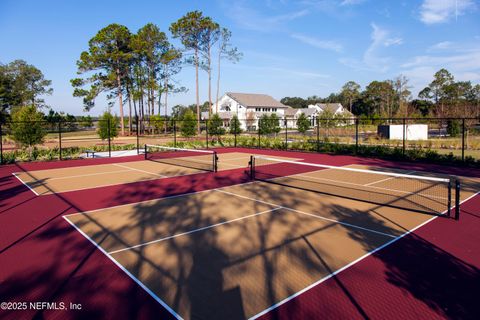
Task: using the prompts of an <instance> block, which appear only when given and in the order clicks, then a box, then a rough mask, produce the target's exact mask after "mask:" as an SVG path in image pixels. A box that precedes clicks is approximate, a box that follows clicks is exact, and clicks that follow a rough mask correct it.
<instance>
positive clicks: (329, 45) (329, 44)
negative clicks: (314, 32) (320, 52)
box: [290, 33, 343, 52]
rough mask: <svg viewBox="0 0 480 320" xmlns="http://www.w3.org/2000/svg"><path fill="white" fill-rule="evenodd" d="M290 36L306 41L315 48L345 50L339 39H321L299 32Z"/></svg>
mask: <svg viewBox="0 0 480 320" xmlns="http://www.w3.org/2000/svg"><path fill="white" fill-rule="evenodd" d="M290 36H291V37H292V38H294V39H296V40H298V41H301V42H303V43H306V44H308V45H310V46H312V47H315V48H319V49H325V50H332V51H336V52H341V51H342V50H343V47H342V45H341V44H340V43H338V42H337V41H331V40H321V39H318V38H314V37H310V36H307V35H304V34H299V33H294V34H291V35H290Z"/></svg>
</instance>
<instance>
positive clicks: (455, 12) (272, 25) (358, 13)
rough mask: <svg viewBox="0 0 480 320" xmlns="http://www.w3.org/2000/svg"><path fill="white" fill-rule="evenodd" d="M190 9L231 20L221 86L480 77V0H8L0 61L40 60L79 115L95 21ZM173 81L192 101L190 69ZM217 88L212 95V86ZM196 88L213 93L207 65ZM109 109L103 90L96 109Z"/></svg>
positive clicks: (313, 87)
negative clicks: (442, 73) (232, 49)
mask: <svg viewBox="0 0 480 320" xmlns="http://www.w3.org/2000/svg"><path fill="white" fill-rule="evenodd" d="M191 10H201V11H203V13H204V14H205V15H208V16H211V17H212V18H213V19H214V20H215V21H217V22H218V23H220V24H221V25H222V26H225V27H227V28H228V29H230V30H231V31H232V33H233V38H232V41H233V43H234V45H235V46H237V47H238V48H239V50H240V51H241V52H242V53H243V55H244V56H243V59H242V60H241V61H240V62H238V63H237V64H231V63H227V62H223V66H224V67H222V70H221V71H222V81H221V88H220V92H221V93H224V92H225V91H233V92H252V93H266V94H270V95H272V96H273V97H275V98H277V99H280V98H282V97H285V96H300V97H307V96H311V95H318V96H322V97H323V96H326V95H328V94H329V93H330V92H337V91H339V90H340V88H341V86H342V85H343V84H344V83H345V82H347V81H349V80H353V81H356V82H358V83H359V84H360V85H361V86H362V89H363V88H364V87H365V86H366V85H367V84H368V83H369V82H370V81H372V80H385V79H393V78H394V77H396V76H398V75H399V74H403V75H405V76H406V77H407V78H409V79H410V85H411V86H412V91H413V93H414V97H415V96H416V93H417V92H418V91H419V90H421V89H422V88H423V87H424V86H425V85H427V84H428V83H429V82H430V81H431V80H432V77H433V74H434V73H435V72H436V71H437V70H439V69H440V68H447V69H448V70H449V71H450V72H452V73H453V75H454V76H455V78H456V79H457V80H471V81H472V82H474V83H479V82H480V3H479V2H478V1H475V0H456V1H455V0H410V1H406V0H405V1H402V0H398V1H391V0H390V1H378V0H300V1H293V0H278V1H274V0H257V1H243V0H230V1H228V0H225V1H223V0H217V1H214V0H212V1H186V0H185V1H181V0H177V1H141V0H136V1H119V0H116V1H98V0H97V1H51V0H42V1H22V0H16V1H10V0H3V1H1V2H0V39H1V40H0V62H2V63H8V62H10V61H12V60H14V59H24V60H26V61H27V62H28V63H30V64H33V65H35V66H37V67H38V68H39V69H41V70H42V71H43V73H44V74H45V77H46V78H47V79H50V80H52V82H53V83H52V87H53V89H54V93H53V95H52V96H49V97H46V101H47V103H48V104H49V105H50V106H52V107H53V109H54V110H57V111H66V112H69V113H73V114H77V115H79V114H82V103H81V99H78V98H74V97H72V91H73V90H72V88H71V86H70V82H69V80H70V79H72V78H74V77H76V76H77V75H76V64H75V62H76V60H77V59H78V57H79V55H80V53H81V52H82V51H83V50H85V49H87V45H88V40H89V39H90V38H91V37H93V36H94V35H95V33H96V32H97V31H98V30H100V29H101V28H103V27H105V26H106V25H108V24H110V23H114V22H115V23H120V24H124V25H126V26H127V27H128V28H129V29H130V30H131V31H132V32H136V31H137V30H138V29H139V28H140V27H142V26H143V25H144V24H146V23H148V22H153V23H155V24H157V25H158V26H159V27H160V29H161V30H162V31H165V32H167V33H168V27H169V26H170V24H171V23H172V22H173V21H175V20H177V19H178V18H180V17H181V16H182V15H184V14H185V13H186V12H188V11H191ZM173 42H174V43H176V44H178V43H177V42H176V41H173ZM214 79H216V70H214ZM177 80H178V81H179V83H180V84H181V85H183V86H185V87H187V88H188V89H189V91H188V92H187V93H183V94H177V95H174V96H171V97H170V98H169V105H175V104H191V103H194V101H195V89H194V83H195V82H194V69H193V68H192V67H188V66H187V67H184V68H183V70H182V72H181V73H180V74H179V75H178V77H177ZM213 83H214V84H215V81H214V82H213ZM212 92H213V97H215V86H214V87H213V90H212ZM200 97H201V100H202V101H205V100H206V99H207V79H206V75H205V74H202V76H201V79H200ZM105 108H106V102H105V99H104V98H102V97H100V98H99V99H98V100H97V103H96V107H95V108H94V109H93V110H92V111H91V112H90V114H92V115H96V114H99V113H101V112H103V111H104V110H105ZM113 110H116V108H114V109H113Z"/></svg>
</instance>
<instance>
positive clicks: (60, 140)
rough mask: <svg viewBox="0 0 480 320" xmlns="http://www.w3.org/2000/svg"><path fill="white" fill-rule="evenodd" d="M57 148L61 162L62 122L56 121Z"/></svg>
mask: <svg viewBox="0 0 480 320" xmlns="http://www.w3.org/2000/svg"><path fill="white" fill-rule="evenodd" d="M58 147H59V151H58V152H59V158H60V160H62V120H58Z"/></svg>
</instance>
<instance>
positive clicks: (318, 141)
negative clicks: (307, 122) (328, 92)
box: [316, 116, 320, 152]
mask: <svg viewBox="0 0 480 320" xmlns="http://www.w3.org/2000/svg"><path fill="white" fill-rule="evenodd" d="M316 120H317V152H320V120H319V119H318V116H317V117H316Z"/></svg>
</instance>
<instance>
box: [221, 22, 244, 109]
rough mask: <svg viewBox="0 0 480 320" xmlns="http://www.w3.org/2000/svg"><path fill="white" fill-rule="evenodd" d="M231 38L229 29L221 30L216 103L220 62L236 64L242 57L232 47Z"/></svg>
mask: <svg viewBox="0 0 480 320" xmlns="http://www.w3.org/2000/svg"><path fill="white" fill-rule="evenodd" d="M231 37H232V33H231V32H230V31H229V30H228V29H227V28H221V29H220V34H219V39H218V65H217V68H218V70H217V95H216V98H215V102H217V101H218V97H219V95H220V62H221V61H222V59H227V60H229V61H231V62H233V63H235V62H238V61H239V60H240V59H241V57H242V53H240V52H239V51H238V49H237V48H236V47H232V45H231V43H230V39H231ZM215 112H218V105H216V110H215Z"/></svg>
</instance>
